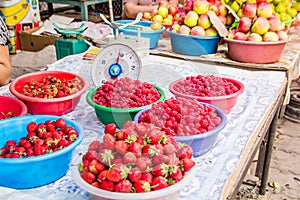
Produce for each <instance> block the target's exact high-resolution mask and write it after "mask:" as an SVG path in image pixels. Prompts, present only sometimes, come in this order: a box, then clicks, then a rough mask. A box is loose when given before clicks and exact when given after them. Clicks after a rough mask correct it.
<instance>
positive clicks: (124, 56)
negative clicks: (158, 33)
mask: <svg viewBox="0 0 300 200" xmlns="http://www.w3.org/2000/svg"><path fill="white" fill-rule="evenodd" d="M101 17H102V16H101ZM102 18H104V21H105V22H106V23H109V24H112V25H113V26H114V27H115V36H114V38H110V39H109V41H108V45H107V46H106V47H104V48H103V49H101V51H100V53H99V54H98V55H97V56H96V57H95V59H94V62H93V64H92V80H93V83H94V85H95V86H99V85H102V84H103V83H105V82H106V81H113V80H115V79H117V78H122V77H129V78H131V79H133V80H134V79H138V78H139V75H140V71H141V68H142V65H145V64H147V62H148V58H149V46H150V39H149V38H144V37H140V31H141V29H142V28H143V27H141V26H135V25H131V24H116V23H114V22H108V21H107V19H106V18H105V17H102ZM136 21H139V20H136ZM122 26H123V27H127V26H128V27H135V28H138V34H137V36H127V35H120V34H119V29H122Z"/></svg>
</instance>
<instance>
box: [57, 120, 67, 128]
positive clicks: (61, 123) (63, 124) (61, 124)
mask: <svg viewBox="0 0 300 200" xmlns="http://www.w3.org/2000/svg"><path fill="white" fill-rule="evenodd" d="M66 125H67V123H66V121H65V120H64V118H58V119H57V120H55V126H56V127H57V128H60V129H64V128H65V127H66Z"/></svg>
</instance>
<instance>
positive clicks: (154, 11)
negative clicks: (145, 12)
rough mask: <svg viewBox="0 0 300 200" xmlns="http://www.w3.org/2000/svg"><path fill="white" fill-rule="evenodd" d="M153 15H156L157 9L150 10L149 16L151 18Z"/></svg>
mask: <svg viewBox="0 0 300 200" xmlns="http://www.w3.org/2000/svg"><path fill="white" fill-rule="evenodd" d="M155 15H157V9H154V10H152V11H151V17H152V18H153V17H154V16H155Z"/></svg>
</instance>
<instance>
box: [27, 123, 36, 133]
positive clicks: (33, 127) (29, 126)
mask: <svg viewBox="0 0 300 200" xmlns="http://www.w3.org/2000/svg"><path fill="white" fill-rule="evenodd" d="M36 129H37V124H36V123H35V122H30V123H29V124H27V125H26V130H27V132H28V133H30V132H35V131H36Z"/></svg>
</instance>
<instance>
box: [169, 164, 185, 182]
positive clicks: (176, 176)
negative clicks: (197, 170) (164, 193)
mask: <svg viewBox="0 0 300 200" xmlns="http://www.w3.org/2000/svg"><path fill="white" fill-rule="evenodd" d="M169 178H172V179H173V180H174V181H175V183H177V182H179V181H180V180H182V179H183V174H182V171H181V170H180V168H179V167H178V166H175V165H172V166H170V167H169Z"/></svg>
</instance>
